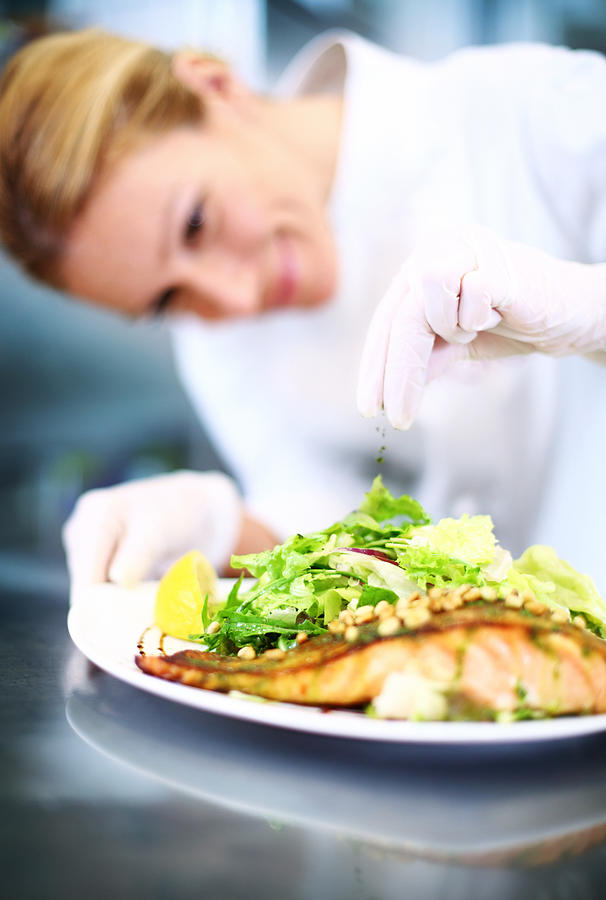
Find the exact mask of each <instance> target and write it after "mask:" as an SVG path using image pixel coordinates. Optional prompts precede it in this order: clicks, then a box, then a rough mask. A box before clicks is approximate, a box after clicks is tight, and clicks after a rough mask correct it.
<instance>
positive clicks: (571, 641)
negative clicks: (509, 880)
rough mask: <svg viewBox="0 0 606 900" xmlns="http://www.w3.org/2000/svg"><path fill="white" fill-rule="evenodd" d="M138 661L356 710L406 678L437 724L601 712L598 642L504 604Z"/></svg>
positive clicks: (206, 681)
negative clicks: (274, 647) (260, 646)
mask: <svg viewBox="0 0 606 900" xmlns="http://www.w3.org/2000/svg"><path fill="white" fill-rule="evenodd" d="M136 663H137V665H138V666H139V668H140V669H142V670H143V671H144V672H147V673H148V674H150V675H155V676H157V677H159V678H164V679H167V680H169V681H177V682H181V683H182V684H187V685H192V686H193V687H199V688H206V689H209V690H213V691H231V690H238V691H242V692H245V693H248V694H255V695H257V696H259V697H265V698H267V699H270V700H280V701H286V702H289V703H301V704H312V705H326V706H336V707H360V706H364V705H366V704H368V703H369V702H371V701H373V700H374V699H375V698H377V697H378V696H379V695H380V694H381V691H382V690H383V687H384V685H385V682H386V680H387V679H388V678H389V676H390V675H393V674H394V673H404V674H406V673H409V672H410V673H414V675H415V677H416V678H418V679H422V680H424V681H425V682H427V683H429V684H433V685H440V690H441V691H442V694H443V696H444V697H446V698H447V703H448V709H447V712H446V714H445V715H442V716H440V717H442V718H475V719H483V718H485V719H491V718H494V715H495V714H496V713H499V712H511V713H515V712H516V711H520V710H527V711H528V712H529V713H530V714H533V713H536V714H537V715H549V716H553V715H565V714H571V713H603V712H606V641H604V640H602V639H600V638H598V637H596V636H595V635H593V634H591V633H590V632H589V631H587V630H584V629H581V628H578V627H576V626H575V625H572V624H568V623H558V622H555V621H553V620H552V619H551V618H549V617H546V616H535V615H531V614H530V613H528V612H525V611H516V610H511V609H507V608H506V607H505V606H504V605H503V604H502V603H493V604H480V605H477V606H476V605H474V606H467V607H465V608H462V609H457V610H454V611H452V612H440V613H439V614H436V615H433V616H432V617H431V618H430V619H429V621H427V622H426V623H425V624H423V625H422V626H420V627H418V628H407V627H405V626H404V625H402V627H400V628H398V629H397V630H396V631H395V632H394V633H393V634H389V635H387V636H382V635H381V634H380V632H379V629H378V626H377V624H376V622H375V623H369V624H366V625H362V626H360V627H359V628H358V629H357V634H356V638H355V640H346V639H345V638H344V637H343V636H342V635H338V634H330V633H327V634H322V635H320V636H318V637H315V638H312V639H310V640H309V641H307V642H305V643H304V644H302V645H301V646H299V647H296V648H295V649H293V650H290V651H288V652H287V653H286V654H285V655H284V657H283V658H281V659H274V658H264V657H263V656H261V657H259V658H257V659H254V660H243V659H238V658H237V657H231V656H229V657H226V656H219V655H217V654H216V653H207V652H203V651H199V650H185V651H182V652H179V653H175V654H173V655H172V656H167V657H163V656H137V657H136Z"/></svg>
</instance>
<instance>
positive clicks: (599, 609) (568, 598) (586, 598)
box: [512, 544, 606, 636]
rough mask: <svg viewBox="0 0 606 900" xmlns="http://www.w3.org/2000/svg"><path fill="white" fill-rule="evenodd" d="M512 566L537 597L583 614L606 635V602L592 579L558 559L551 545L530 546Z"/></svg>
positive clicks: (550, 603) (553, 604) (549, 603)
mask: <svg viewBox="0 0 606 900" xmlns="http://www.w3.org/2000/svg"><path fill="white" fill-rule="evenodd" d="M513 569H514V571H515V572H516V573H517V574H518V575H520V576H522V577H523V578H524V579H525V580H526V582H527V584H528V587H530V589H531V590H532V591H534V593H535V595H536V596H537V599H539V600H541V601H542V602H543V603H546V604H547V605H548V606H551V607H553V606H562V607H566V608H567V609H569V610H570V611H571V612H572V613H575V612H576V613H583V615H585V616H586V617H587V618H588V619H589V620H590V621H591V622H593V623H595V624H596V625H597V626H598V628H599V631H600V634H601V635H602V636H606V602H604V600H603V599H602V597H601V596H600V594H599V592H598V589H597V587H596V586H595V582H594V580H593V578H590V576H589V575H584V574H582V573H581V572H577V570H576V569H574V568H573V567H572V566H571V565H570V563H567V562H566V561H565V560H563V559H560V558H559V556H558V555H557V553H556V552H555V550H554V549H553V547H547V546H545V545H542V544H535V545H534V546H532V547H529V548H528V549H527V550H525V551H524V553H523V554H522V556H520V558H519V559H516V560H514V563H513ZM512 575H513V573H512Z"/></svg>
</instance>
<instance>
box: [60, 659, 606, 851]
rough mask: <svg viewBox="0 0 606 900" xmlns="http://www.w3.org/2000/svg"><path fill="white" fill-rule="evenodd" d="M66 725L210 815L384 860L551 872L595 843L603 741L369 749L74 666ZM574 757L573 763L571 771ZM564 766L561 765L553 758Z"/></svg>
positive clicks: (603, 788) (601, 813)
mask: <svg viewBox="0 0 606 900" xmlns="http://www.w3.org/2000/svg"><path fill="white" fill-rule="evenodd" d="M73 659H74V660H75V662H73V663H72V677H71V679H70V685H69V687H68V696H67V704H66V714H67V718H68V721H69V723H70V725H71V726H72V728H73V729H74V731H76V733H77V734H78V735H79V736H80V737H81V738H82V739H83V740H85V741H86V742H87V743H88V744H90V745H91V746H93V747H95V748H96V749H97V750H98V751H99V752H101V753H103V754H105V755H107V756H110V757H112V758H113V759H115V760H117V761H119V762H121V763H123V764H126V765H127V766H130V767H132V768H134V769H136V770H137V771H138V772H139V773H142V774H145V775H147V776H149V777H151V778H153V779H155V780H158V781H160V782H162V783H163V784H165V785H169V786H171V787H172V788H175V789H177V790H179V791H181V792H185V793H186V794H188V795H190V796H194V797H197V798H199V799H202V800H205V801H209V802H211V803H214V804H217V805H218V806H222V807H227V808H230V809H233V810H238V811H241V812H244V813H246V814H251V815H254V816H261V817H263V818H265V819H266V820H269V821H272V822H278V823H282V824H284V825H289V826H300V827H304V828H308V829H312V830H313V831H314V832H315V831H319V832H321V833H323V834H326V835H329V836H332V837H336V838H338V839H339V840H347V841H355V842H356V843H360V844H363V845H365V846H367V847H369V848H374V849H375V850H381V851H382V852H388V853H389V854H390V855H392V854H395V855H396V856H401V855H403V856H404V857H406V858H410V857H414V858H420V859H426V860H434V861H439V862H443V863H458V864H466V865H470V866H503V865H510V866H511V865H513V866H516V867H519V866H522V867H525V866H536V865H543V864H547V863H552V862H557V861H558V860H561V859H563V858H564V857H565V856H568V855H570V854H582V853H584V852H585V851H586V850H588V849H589V848H590V847H592V846H594V845H598V844H600V843H602V842H603V841H604V840H605V839H606V755H604V753H603V752H600V751H601V750H602V749H603V748H604V746H605V744H606V740H605V739H604V738H603V737H598V738H586V739H584V740H583V741H580V740H578V741H561V742H558V743H557V744H555V745H554V746H553V747H552V746H546V745H545V744H541V745H536V746H534V747H533V746H527V747H522V746H515V747H514V746H513V745H509V746H506V745H504V746H495V745H493V746H491V747H485V748H481V747H450V748H445V747H441V748H437V747H430V746H428V745H427V746H416V747H413V746H406V745H404V744H401V745H378V744H376V743H370V742H368V743H367V742H364V741H346V740H341V739H334V738H326V737H321V736H309V735H306V736H302V735H300V734H297V733H289V732H283V731H279V730H276V729H274V728H271V727H264V726H259V725H252V724H245V723H242V722H235V721H232V720H229V719H224V718H223V717H219V716H213V715H210V714H207V713H203V712H201V711H199V710H191V709H187V708H184V707H181V706H178V705H176V704H172V703H167V702H166V701H163V700H161V699H158V698H155V697H151V696H148V695H143V694H142V693H141V692H137V691H135V690H133V688H131V687H128V686H126V685H124V684H122V683H121V682H119V681H117V680H115V679H112V678H110V677H109V676H107V675H105V674H103V673H101V672H99V671H98V670H95V669H92V668H90V667H89V666H88V665H87V664H86V665H85V667H84V668H83V669H82V670H81V672H80V674H79V676H78V677H74V668H73V667H74V666H76V667H77V666H78V662H77V661H78V660H80V662H81V663H82V664H84V660H83V657H81V656H80V654H77V653H76V654H75V655H74V657H73ZM579 753H581V755H582V756H583V765H582V766H577V765H574V764H572V763H573V761H574V759H575V758H576V757H577V756H578V755H579ZM563 756H566V758H567V759H568V760H569V763H571V764H570V765H566V766H565V767H562V764H561V760H562V757H563Z"/></svg>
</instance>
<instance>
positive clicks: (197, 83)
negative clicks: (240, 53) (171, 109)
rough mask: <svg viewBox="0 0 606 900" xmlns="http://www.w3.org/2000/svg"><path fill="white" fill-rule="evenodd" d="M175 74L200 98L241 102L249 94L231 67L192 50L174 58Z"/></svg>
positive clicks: (183, 51)
mask: <svg viewBox="0 0 606 900" xmlns="http://www.w3.org/2000/svg"><path fill="white" fill-rule="evenodd" d="M172 68H173V74H174V76H175V78H177V79H178V80H179V81H180V82H181V84H183V85H185V87H186V88H189V90H190V91H192V93H194V94H197V95H198V96H199V97H201V98H204V99H209V98H210V97H211V96H214V97H216V98H221V99H223V100H227V101H230V100H239V99H242V98H243V97H245V96H247V95H248V94H249V91H248V89H247V88H246V87H245V86H244V84H243V83H242V82H241V81H240V80H239V79H238V78H236V76H235V75H234V74H233V72H232V71H231V69H230V68H229V66H228V65H227V64H226V63H224V62H222V61H221V60H220V59H214V58H213V57H211V56H204V55H203V54H200V53H195V52H194V51H192V50H180V51H179V52H178V53H175V55H174V56H173V63H172Z"/></svg>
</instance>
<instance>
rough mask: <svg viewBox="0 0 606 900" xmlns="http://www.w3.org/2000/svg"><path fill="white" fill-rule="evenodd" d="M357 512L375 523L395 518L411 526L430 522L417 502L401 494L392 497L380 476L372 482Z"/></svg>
mask: <svg viewBox="0 0 606 900" xmlns="http://www.w3.org/2000/svg"><path fill="white" fill-rule="evenodd" d="M359 511H360V512H361V513H366V514H367V515H369V516H372V518H373V519H376V521H377V522H384V521H386V520H387V519H395V518H396V516H404V517H406V518H407V519H408V520H409V521H410V522H411V523H412V524H413V525H425V524H426V523H428V522H431V519H430V517H429V516H428V515H427V513H426V512H425V510H424V509H423V507H422V506H421V504H420V503H419V502H418V500H413V499H412V497H409V496H408V495H407V494H402V496H401V497H394V496H392V494H391V493H390V492H389V491H388V490H387V488H386V487H385V485H384V484H383V479H382V478H381V476H380V475H377V477H376V478H375V480H374V481H373V483H372V487H371V489H370V490H369V492H368V493H367V494H366V495H365V497H364V499H363V501H362V503H361V504H360V506H359Z"/></svg>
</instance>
